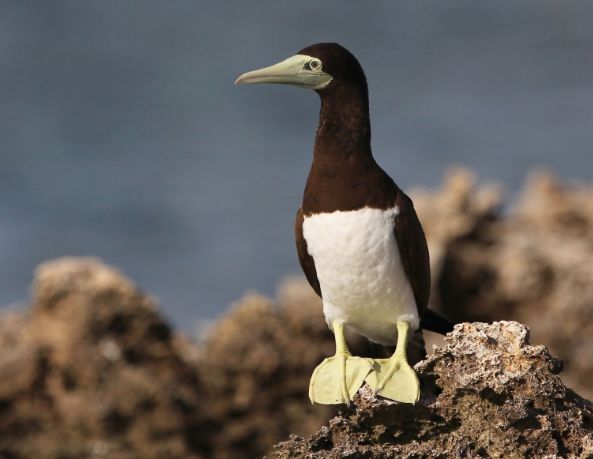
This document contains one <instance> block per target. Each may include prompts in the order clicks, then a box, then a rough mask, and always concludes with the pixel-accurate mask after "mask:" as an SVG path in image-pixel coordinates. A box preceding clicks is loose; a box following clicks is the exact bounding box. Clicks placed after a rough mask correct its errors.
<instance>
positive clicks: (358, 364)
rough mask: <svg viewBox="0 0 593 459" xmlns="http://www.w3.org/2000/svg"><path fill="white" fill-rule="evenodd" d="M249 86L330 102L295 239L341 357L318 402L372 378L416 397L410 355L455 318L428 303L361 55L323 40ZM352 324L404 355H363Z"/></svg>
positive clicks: (330, 367) (347, 393)
mask: <svg viewBox="0 0 593 459" xmlns="http://www.w3.org/2000/svg"><path fill="white" fill-rule="evenodd" d="M248 83H251V84H252V83H270V84H287V85H292V86H297V87H300V88H306V89H311V90H313V91H315V92H316V93H317V94H318V95H319V97H320V99H321V109H320V114H319V124H318V127H317V131H316V135H315V143H314V149H313V161H312V164H311V169H310V171H309V176H308V178H307V182H306V186H305V190H304V193H303V199H302V203H301V205H300V207H299V209H298V211H297V215H296V222H295V239H296V248H297V254H298V258H299V262H300V265H301V267H302V269H303V271H304V274H305V277H306V278H307V280H308V282H309V284H310V285H311V287H312V288H313V289H314V290H315V292H316V293H317V295H319V296H320V297H321V300H322V305H323V313H324V316H325V319H326V322H327V324H328V326H329V328H330V329H331V330H332V331H333V333H334V337H335V342H336V353H335V355H334V356H332V357H328V358H326V359H324V360H323V362H321V364H319V365H318V366H317V367H316V368H315V370H314V372H313V375H312V376H311V381H310V384H309V397H310V399H311V402H313V403H319V404H329V405H331V404H342V403H344V404H350V403H351V401H352V399H353V397H354V395H355V394H356V393H357V391H358V390H359V388H360V387H361V386H362V385H363V384H364V383H365V382H366V383H367V384H368V385H370V386H371V387H372V388H373V390H374V393H375V394H376V395H380V396H382V397H385V398H388V399H392V400H395V401H398V402H404V403H412V404H414V403H416V402H417V401H418V400H419V397H420V384H419V381H418V377H417V375H416V373H415V371H414V369H413V368H412V367H411V365H410V363H409V362H408V358H407V346H408V343H409V341H410V337H411V335H412V334H413V333H414V332H415V331H418V330H421V327H425V328H427V329H430V330H432V331H436V332H439V333H442V334H445V333H447V332H448V331H451V330H452V324H451V322H449V321H448V320H447V319H446V318H444V317H443V316H441V315H439V314H438V313H436V312H435V311H432V310H430V309H428V307H427V305H428V299H429V295H430V283H431V277H430V263H429V253H428V247H427V243H426V238H425V235H424V232H423V229H422V225H421V223H420V220H419V219H418V216H417V214H416V211H415V209H414V205H413V202H412V200H411V199H410V198H409V197H408V196H407V195H406V194H405V193H404V192H403V191H402V190H401V188H399V187H398V185H397V184H396V183H395V182H394V181H393V179H392V178H391V177H390V176H389V175H388V174H387V173H386V172H385V171H384V170H383V169H382V168H381V167H380V166H379V165H378V164H377V162H376V161H375V159H374V157H373V154H372V150H371V125H370V115H369V97H368V86H367V80H366V76H365V73H364V71H363V69H362V67H361V65H360V63H359V61H358V60H357V59H356V58H355V57H354V55H353V54H352V53H351V52H350V51H348V50H347V49H346V48H344V47H343V46H341V45H339V44H337V43H317V44H314V45H311V46H307V47H306V48H303V49H302V50H300V51H299V52H297V53H296V54H295V55H293V56H291V57H288V58H287V59H285V60H283V61H281V62H279V63H277V64H274V65H272V66H269V67H264V68H261V69H258V70H253V71H250V72H247V73H244V74H242V75H241V76H239V77H238V78H237V80H236V81H235V84H237V85H238V84H248ZM345 327H348V328H349V329H352V330H353V331H354V332H356V333H358V334H360V335H362V336H364V337H366V338H367V339H368V340H369V341H371V342H373V343H378V344H381V345H386V346H393V345H394V344H395V351H394V352H393V354H392V355H391V356H390V357H389V358H386V359H370V358H363V357H358V356H354V355H352V354H351V352H350V350H349V348H348V345H347V343H346V340H345V337H344V329H345Z"/></svg>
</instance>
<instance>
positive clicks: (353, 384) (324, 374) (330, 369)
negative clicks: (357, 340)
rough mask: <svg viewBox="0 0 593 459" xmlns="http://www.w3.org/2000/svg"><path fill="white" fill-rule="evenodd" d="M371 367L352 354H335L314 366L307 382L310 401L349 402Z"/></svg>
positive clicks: (324, 403) (365, 361)
mask: <svg viewBox="0 0 593 459" xmlns="http://www.w3.org/2000/svg"><path fill="white" fill-rule="evenodd" d="M372 369H373V367H372V366H371V364H370V362H368V361H367V360H365V359H363V358H361V357H353V356H352V355H346V354H336V355H334V356H333V357H329V358H327V359H325V360H324V361H323V362H321V364H319V365H318V366H317V368H315V371H314V372H313V375H312V376H311V382H310V384H309V398H310V399H311V402H312V403H320V404H322V405H336V404H340V403H350V401H351V400H352V398H353V397H354V395H355V394H356V392H357V391H358V389H359V388H360V386H362V383H363V382H364V380H365V378H366V377H367V375H368V374H369V373H370V372H371V371H372Z"/></svg>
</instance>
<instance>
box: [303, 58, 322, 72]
mask: <svg viewBox="0 0 593 459" xmlns="http://www.w3.org/2000/svg"><path fill="white" fill-rule="evenodd" d="M307 67H308V68H307ZM305 68H307V70H312V71H314V72H320V71H321V61H320V60H319V59H311V60H310V61H309V62H307V63H306V64H305Z"/></svg>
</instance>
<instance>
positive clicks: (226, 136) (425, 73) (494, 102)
mask: <svg viewBox="0 0 593 459" xmlns="http://www.w3.org/2000/svg"><path fill="white" fill-rule="evenodd" d="M318 41H338V42H340V43H342V44H343V45H345V46H347V47H348V48H349V49H350V50H351V51H353V53H354V54H355V55H357V56H358V57H359V59H360V61H361V62H362V64H363V67H364V68H365V70H366V73H367V77H368V80H369V85H370V99H371V111H372V127H373V148H374V152H375V156H376V157H377V159H378V161H379V162H380V164H382V165H383V167H384V168H385V169H386V170H387V171H388V172H389V173H390V174H392V176H394V178H395V179H396V180H397V181H398V183H400V185H402V186H403V187H405V188H409V187H413V186H428V187H433V186H436V185H438V184H439V183H440V181H441V178H442V175H443V173H444V171H445V170H446V169H447V168H448V167H450V166H452V165H464V166H467V167H470V168H472V169H474V170H475V171H476V172H477V173H478V174H479V176H480V178H481V179H482V180H492V181H496V182H500V183H502V184H503V185H504V186H505V187H506V188H507V190H509V193H510V195H512V193H514V192H516V191H517V190H518V189H519V187H520V184H521V183H522V181H523V180H524V177H525V175H526V173H527V172H528V171H529V170H530V169H532V168H533V167H540V166H543V167H547V168H549V169H551V170H552V171H554V172H555V173H556V174H558V175H560V176H561V177H564V178H566V179H571V180H574V179H576V180H591V179H592V178H593V129H592V127H593V2H584V1H576V0H563V1H552V0H525V1H517V0H496V1H491V2H486V1H476V0H463V1H454V0H449V1H447V2H443V1H433V0H429V1H417V0H409V1H394V0H389V1H386V0H385V1H372V2H354V1H344V0H324V1H319V0H318V1H311V0H299V1H298V2H294V1H292V2H287V1H278V0H262V1H251V2H222V1H218V2H214V1H210V2H207V1H204V0H196V1H181V0H168V1H165V0H161V1H156V0H142V1H140V0H101V1H90V0H71V1H65V0H58V1H46V2H33V1H2V2H0V95H1V99H0V304H2V305H11V304H14V303H24V302H26V301H27V297H28V292H27V290H28V285H29V283H30V281H31V276H32V271H33V269H34V267H35V266H36V265H37V264H38V263H39V262H41V261H43V260H46V259H49V258H53V257H58V256H61V255H96V256H99V257H101V258H103V259H104V260H105V261H106V262H108V263H110V264H113V265H116V266H118V267H120V268H121V269H122V270H123V271H124V272H126V273H127V274H128V275H129V276H130V277H131V278H133V279H134V280H135V281H136V282H137V283H138V284H139V285H140V286H141V287H142V288H143V289H144V290H145V291H147V292H150V293H151V294H153V295H155V296H156V297H157V298H158V299H159V300H160V302H161V304H162V308H163V310H164V312H165V314H166V315H167V316H168V317H169V318H170V319H171V320H172V321H173V322H174V323H175V324H176V325H178V326H180V327H182V328H183V329H186V330H191V329H192V327H193V324H194V321H195V319H196V318H211V317H214V316H216V315H218V314H220V313H221V312H223V311H224V310H225V309H226V308H227V307H228V305H229V304H230V303H231V302H232V301H233V300H235V299H237V298H238V297H240V296H241V295H242V294H243V292H244V291H246V290H248V289H257V290H259V291H261V292H264V293H267V294H271V293H273V292H274V289H275V287H276V285H277V282H278V281H279V280H280V279H281V278H283V277H284V276H285V275H287V274H291V273H299V267H298V263H297V259H296V256H295V253H294V243H293V230H292V224H293V218H294V213H295V211H296V209H297V207H298V204H299V201H300V197H301V193H302V189H303V186H304V183H305V179H306V175H307V171H308V168H309V164H310V160H311V149H312V142H313V136H314V130H315V127H316V122H317V114H318V100H317V96H316V95H315V94H314V93H312V92H307V91H304V90H300V89H297V88H290V87H281V86H267V87H266V86H246V87H235V86H233V84H232V83H233V81H234V79H235V78H236V76H237V75H238V74H240V73H242V72H244V71H247V70H251V69H253V68H257V67H261V66H265V65H269V64H272V63H274V62H276V61H279V60H281V59H284V58H285V57H288V56H289V55H291V54H292V53H294V52H296V51H298V50H299V49H301V48H302V47H304V46H306V45H309V44H311V43H315V42H318Z"/></svg>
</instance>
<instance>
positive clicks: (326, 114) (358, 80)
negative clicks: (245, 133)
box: [235, 43, 371, 156]
mask: <svg viewBox="0 0 593 459" xmlns="http://www.w3.org/2000/svg"><path fill="white" fill-rule="evenodd" d="M243 83H275V84H288V85H292V86H298V87H302V88H308V89H313V90H314V91H315V92H317V93H318V94H319V96H320V97H321V116H320V120H319V128H318V130H317V138H316V142H315V152H316V154H317V153H324V152H326V153H330V152H331V151H334V152H337V151H339V152H341V153H354V152H356V153H358V154H364V155H368V156H370V135H371V129H370V122H369V106H368V89H367V82H366V77H365V75H364V71H363V70H362V67H361V66H360V64H359V62H358V60H357V59H356V58H355V57H354V56H353V55H352V53H351V52H350V51H348V50H347V49H346V48H344V47H343V46H341V45H339V44H337V43H317V44H315V45H311V46H307V47H306V48H303V49H302V50H300V51H299V52H298V53H297V54H295V55H294V56H291V57H289V58H288V59H285V60H283V61H282V62H279V63H278V64H275V65H272V66H270V67H265V68H262V69H259V70H254V71H251V72H247V73H244V74H243V75H241V76H240V77H239V78H237V81H235V84H243Z"/></svg>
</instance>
